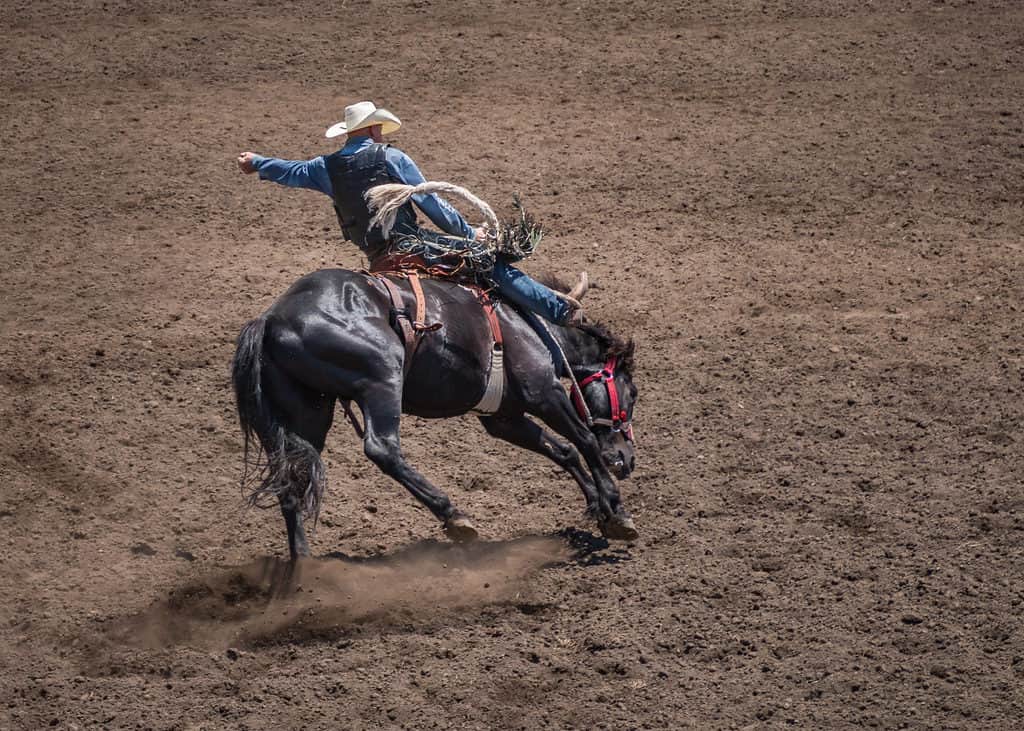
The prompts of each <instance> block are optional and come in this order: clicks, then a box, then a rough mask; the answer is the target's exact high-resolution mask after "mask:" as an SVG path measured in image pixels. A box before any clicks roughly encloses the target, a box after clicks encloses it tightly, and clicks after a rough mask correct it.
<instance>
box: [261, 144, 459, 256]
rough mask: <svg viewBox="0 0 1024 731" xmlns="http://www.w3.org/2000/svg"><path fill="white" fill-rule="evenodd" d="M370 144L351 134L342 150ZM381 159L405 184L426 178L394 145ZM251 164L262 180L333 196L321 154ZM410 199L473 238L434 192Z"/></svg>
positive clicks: (445, 226)
mask: <svg viewBox="0 0 1024 731" xmlns="http://www.w3.org/2000/svg"><path fill="white" fill-rule="evenodd" d="M372 144H373V140H372V139H370V138H369V137H353V138H352V139H351V140H349V141H348V142H347V143H346V144H345V146H344V147H343V148H341V151H342V153H343V154H345V155H350V154H354V153H356V152H359V150H361V149H363V148H364V147H367V146H369V145H372ZM384 162H385V164H386V165H387V168H388V173H390V174H391V176H392V177H393V178H395V179H396V180H399V181H401V182H403V183H405V184H406V185H419V184H420V183H423V182H426V179H425V178H424V177H423V173H421V172H420V170H419V168H418V167H416V163H414V162H413V161H412V158H410V157H409V156H408V155H406V154H405V153H404V152H402V151H401V150H399V149H397V148H395V147H389V148H387V152H386V153H385V156H384ZM252 165H253V167H254V168H256V171H257V172H259V174H260V179H261V180H271V181H273V182H275V183H279V184H281V185H287V186H288V187H291V188H308V189H310V190H318V191H320V192H321V193H323V194H324V195H326V196H330V197H331V198H334V186H332V185H331V176H330V175H329V174H328V173H327V163H326V162H325V161H324V158H323V156H320V157H314V158H313V159H312V160H281V159H278V158H276V157H264V156H262V155H255V156H254V157H253V159H252ZM412 200H413V202H414V203H415V204H416V205H417V206H418V207H419V209H420V210H421V211H423V212H424V213H425V214H427V218H429V219H430V220H431V221H433V223H434V225H435V226H437V227H438V228H439V229H441V230H442V231H444V232H445V233H449V234H451V235H452V236H461V237H463V238H467V239H472V238H474V231H473V227H472V226H470V225H469V224H468V223H466V220H465V219H464V218H463V217H462V216H461V215H459V212H458V211H456V210H455V209H454V208H453V207H452V206H451V204H449V203H448V202H447V201H445V200H444V199H442V198H439V197H438V196H436V195H434V194H433V193H425V194H422V193H421V194H420V195H414V196H413V197H412Z"/></svg>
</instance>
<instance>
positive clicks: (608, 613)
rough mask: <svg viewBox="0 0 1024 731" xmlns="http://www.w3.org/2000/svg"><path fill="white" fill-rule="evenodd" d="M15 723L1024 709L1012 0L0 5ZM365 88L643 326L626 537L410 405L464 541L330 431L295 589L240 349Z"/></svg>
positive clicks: (1022, 13)
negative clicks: (241, 389) (244, 157)
mask: <svg viewBox="0 0 1024 731" xmlns="http://www.w3.org/2000/svg"><path fill="white" fill-rule="evenodd" d="M0 38H2V47H0V59H2V61H3V62H2V64H0V149H2V151H3V174H2V175H0V246H2V253H3V266H2V267H0V298H2V299H0V302H2V304H0V323H2V324H0V328H2V329H0V473H2V481H0V556H2V560H0V581H2V586H3V599H2V603H0V647H2V648H3V649H2V651H0V729H39V728H49V727H55V728H68V729H76V728H77V729H85V728H110V729H149V728H153V729H220V728H237V729H298V728H309V729H320V728H325V729H326V728H332V729H341V728H344V729H376V728H403V729H434V728H436V729H447V728H458V729H538V728H553V729H562V728H587V729H634V728H644V729H676V728H701V729H703V728H723V729H724V728H762V727H782V726H790V725H791V726H798V727H803V728H846V727H853V726H870V727H877V728H886V729H888V728H921V729H924V728H929V729H930V728H965V729H980V728H985V729H988V728H991V729H997V728H1016V727H1019V723H1020V722H1021V718H1022V715H1024V691H1022V680H1024V627H1022V622H1021V612H1022V602H1024V591H1022V589H1021V587H1022V586H1024V556H1022V549H1021V538H1022V535H1024V534H1022V531H1024V494H1022V493H1021V489H1020V488H1021V478H1022V475H1024V450H1022V440H1024V437H1022V434H1021V423H1022V417H1024V403H1022V393H1024V345H1022V339H1021V319H1022V308H1024V268H1022V267H1024V248H1022V241H1024V239H1022V234H1024V215H1022V214H1024V210H1022V200H1024V134H1022V127H1024V120H1022V112H1021V109H1022V102H1024V66H1022V59H1024V55H1022V50H1024V6H1021V5H1020V4H1019V3H1017V2H1015V1H1014V0H1005V1H1004V2H998V1H996V0H991V1H986V0H977V1H973V0H949V1H947V2H943V1H942V0H905V1H904V2H901V3H888V2H875V3H871V2H863V0H856V1H854V0H809V1H808V2H800V3H795V2H788V1H786V0H763V1H762V2H740V1H738V0H709V2H700V3H696V2H670V3H633V2H629V1H628V0H627V1H625V2H623V1H621V0H616V1H615V2H590V3H585V4H573V3H569V4H562V3H538V2H526V1H524V2H516V1H515V0H511V1H510V2H491V1H489V0H472V1H471V2H465V3H454V2H453V3H441V2H431V1H430V0H411V1H405V0H403V1H401V2H396V1H391V0H387V1H384V2H373V3H356V2H352V3H346V2H341V3H330V4H327V3H314V2H306V1H297V2H280V3H278V2H267V1H266V0H263V1H260V0H257V1H256V2H253V1H252V0H250V1H249V2H236V1H234V0H232V1H230V2H220V3H207V2H199V1H198V0H191V1H190V2H168V1H167V0H152V1H146V2H130V3H129V2H124V1H121V2H118V1H116V0H112V1H110V2H98V1H96V0H90V1H88V2H78V3H70V2H47V3H25V2H22V3H15V2H6V3H4V4H3V6H2V7H0ZM364 98H372V99H374V100H375V101H377V102H378V103H380V104H382V105H385V106H387V107H388V108H389V109H391V110H392V111H394V112H395V113H397V114H398V115H399V116H401V117H402V118H403V120H404V122H405V126H404V127H403V129H402V130H401V132H400V133H399V134H398V135H396V136H395V137H394V141H395V142H396V143H397V144H399V145H400V146H401V147H402V148H403V149H405V150H406V151H408V152H409V153H410V154H411V155H412V157H413V158H414V159H415V160H416V161H417V162H418V163H419V165H420V167H421V168H422V169H423V170H424V172H425V174H426V175H427V176H428V177H429V178H433V179H439V180H450V181H453V182H458V183H460V184H462V185H465V186H466V187H468V188H469V189H470V190H472V191H474V192H476V193H477V194H479V195H480V196H481V197H483V198H484V199H486V200H489V201H491V202H493V203H495V204H501V205H504V204H505V203H506V202H507V201H508V200H509V199H510V197H511V194H512V193H513V192H514V191H521V192H522V193H523V194H524V195H525V196H526V198H527V201H528V202H529V203H530V204H531V206H532V209H533V211H534V213H535V214H536V215H537V216H538V218H539V219H540V220H541V221H543V222H544V223H546V224H547V227H548V229H549V236H548V237H547V238H546V239H545V241H544V243H543V244H542V246H541V248H540V250H539V251H538V253H537V254H536V256H535V257H534V258H533V259H531V260H529V261H528V262H527V263H526V268H527V269H528V270H529V271H543V270H554V271H556V272H558V273H560V274H562V275H566V276H570V275H572V273H573V272H576V271H578V270H580V269H582V268H586V269H587V270H588V271H589V272H590V274H591V277H592V279H593V280H594V282H595V287H594V289H593V290H592V291H591V293H590V294H589V295H588V297H587V302H588V306H589V310H588V311H589V312H590V313H591V315H593V316H596V317H597V318H598V319H600V320H602V321H604V322H606V323H607V324H608V325H609V326H611V327H612V328H613V329H614V330H616V331H618V332H620V333H622V334H629V335H632V336H633V337H635V339H636V341H637V343H638V351H637V353H638V373H637V384H638V386H639V387H640V402H639V405H638V408H637V413H636V428H637V435H638V438H639V444H640V446H639V450H638V465H637V471H636V473H635V474H634V476H633V477H632V478H630V479H629V480H628V481H625V482H623V483H622V485H621V488H622V490H623V493H624V495H625V499H626V502H627V505H628V506H629V508H630V509H631V510H632V512H633V514H634V517H635V518H636V521H637V525H638V527H639V529H640V531H641V539H640V540H639V541H637V542H636V543H634V544H628V545H627V544H619V545H614V544H613V545H607V544H604V543H603V542H601V541H600V540H598V539H595V538H594V536H593V535H592V533H593V532H596V531H595V529H594V528H593V526H590V525H588V524H587V523H585V522H584V521H583V519H582V517H581V511H582V508H583V501H582V498H581V496H580V495H579V493H578V490H577V489H576V487H575V485H573V484H572V482H571V480H569V479H568V478H567V477H565V476H562V475H560V474H559V473H558V471H557V470H556V469H555V468H554V467H553V466H551V465H549V464H548V463H546V462H544V461H543V460H541V459H540V458H539V457H536V456H534V455H531V454H527V453H524V452H519V451H516V450H515V449H514V448H512V447H508V446H505V445H504V444H501V443H498V442H495V441H492V440H490V439H488V438H486V436H485V435H484V432H483V430H482V428H481V427H480V426H479V424H478V423H477V422H476V420H475V419H473V418H469V417H467V418H465V419H458V420H451V421H446V422H427V421H423V420H418V419H407V420H406V423H405V424H404V433H403V436H404V445H405V449H406V452H407V454H408V455H409V456H410V457H411V459H412V461H413V463H414V464H416V465H417V466H419V467H420V468H421V469H422V470H423V471H424V472H425V473H426V474H427V475H428V476H430V477H431V478H433V479H434V480H435V481H436V482H437V483H438V484H439V485H440V486H442V487H443V488H444V489H445V490H446V491H448V492H449V494H450V495H451V496H452V498H453V500H454V501H455V502H456V504H457V505H459V506H460V507H461V508H462V509H463V510H464V511H466V512H467V513H469V514H470V515H471V516H473V518H474V520H475V522H476V524H477V526H478V527H479V528H480V529H481V531H482V532H483V533H484V534H485V536H486V538H487V542H486V543H485V544H482V545H478V546H477V547H475V548H470V549H463V548H459V547H455V546H452V545H451V544H449V543H447V542H446V541H444V539H443V536H442V534H441V531H440V529H439V526H438V525H437V524H436V523H435V522H434V521H433V519H432V518H431V517H430V516H429V514H428V513H427V512H426V511H424V510H422V509H419V508H418V507H417V506H416V505H415V504H414V501H413V499H412V498H411V497H410V496H408V495H407V494H405V492H404V491H403V490H402V489H401V488H400V487H399V486H398V485H397V484H395V483H392V482H391V481H389V480H388V479H387V478H385V477H383V476H382V475H380V474H378V473H377V471H376V470H375V468H373V467H372V466H371V465H370V464H369V463H368V462H366V461H365V459H364V458H363V456H362V450H361V447H360V445H359V444H358V442H357V440H356V439H355V437H354V435H353V434H352V433H351V430H348V429H346V428H345V425H344V424H343V423H339V424H337V425H336V426H335V429H334V430H333V432H332V434H331V435H330V437H329V441H328V446H327V450H326V460H327V466H328V476H329V480H330V487H329V492H328V498H327V500H326V505H325V508H324V514H323V521H322V523H321V525H320V526H319V528H318V530H317V531H316V534H315V536H314V538H313V550H314V553H315V554H316V555H317V556H319V557H321V558H323V560H322V561H317V562H313V563H311V564H310V565H308V566H305V567H302V568H301V569H300V571H301V572H302V573H301V575H300V576H299V585H300V587H301V588H300V590H299V591H297V592H294V593H292V594H289V595H287V596H276V597H275V596H271V594H272V592H271V589H270V588H269V587H273V586H278V585H279V583H280V582H279V581H278V579H279V577H280V576H281V574H282V572H285V571H287V566H286V565H285V564H284V563H283V562H282V561H281V557H282V556H284V555H285V553H286V546H285V536H284V528H283V523H282V521H281V518H280V515H279V514H278V513H276V512H273V511H267V512H264V511H258V510H244V509H243V507H242V500H241V496H240V492H239V487H238V478H239V476H240V471H241V449H242V441H241V435H240V433H239V430H238V428H237V425H236V422H235V418H234V412H233V408H234V407H233V396H232V394H231V392H230V388H229V380H228V368H229V365H228V364H229V361H230V357H231V355H232V353H233V348H234V339H235V336H236V335H237V333H238V331H239V329H240V327H241V326H242V324H243V323H244V322H245V321H247V320H248V319H250V318H252V317H254V316H256V315H257V314H258V313H260V312H261V311H262V310H263V309H264V308H265V307H267V306H268V305H269V304H270V303H271V302H272V301H273V300H274V298H275V297H277V296H278V295H279V294H280V293H281V292H283V291H284V290H285V288H286V287H287V286H288V285H289V284H290V283H291V282H292V281H293V280H295V279H296V278H298V277H299V276H301V275H302V274H304V273H306V272H309V271H312V270H315V269H318V268H321V267H325V266H342V267H358V266H360V265H361V261H360V258H359V256H358V253H357V252H356V251H355V249H354V248H352V247H351V246H350V245H344V244H343V243H342V242H341V241H340V236H339V233H338V231H337V229H336V224H335V221H334V214H333V212H332V210H331V207H330V205H329V202H328V200H327V199H326V198H324V197H323V196H321V195H319V194H317V193H313V192H309V191H292V190H286V189H284V188H280V187H278V186H274V185H273V184H271V183H260V182H258V181H257V180H256V179H255V178H253V177H244V176H242V175H241V174H240V173H239V172H238V170H237V169H236V168H235V165H234V156H235V154H236V153H238V152H239V151H241V150H245V149H252V150H255V151H257V152H262V153H266V154H272V155H276V156H280V157H287V158H307V157H313V156H315V155H318V154H322V153H326V152H330V151H331V150H332V149H334V148H332V147H331V145H330V143H329V142H328V141H327V140H325V139H323V136H322V133H323V129H324V128H325V127H327V126H328V125H329V124H331V123H333V122H334V121H336V120H337V119H338V118H339V114H340V111H341V109H342V108H343V107H344V105H345V104H347V103H351V102H353V101H358V100H360V99H364Z"/></svg>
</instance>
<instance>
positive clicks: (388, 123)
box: [324, 102, 402, 137]
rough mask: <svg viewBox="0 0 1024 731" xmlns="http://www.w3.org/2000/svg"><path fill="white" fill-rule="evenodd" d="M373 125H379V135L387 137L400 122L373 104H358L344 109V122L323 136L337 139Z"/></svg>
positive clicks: (331, 128)
mask: <svg viewBox="0 0 1024 731" xmlns="http://www.w3.org/2000/svg"><path fill="white" fill-rule="evenodd" d="M375 124H379V125H381V134H385V135H389V134H391V133H392V132H394V131H396V130H397V129H398V128H399V127H401V126H402V121H401V120H400V119H399V118H398V117H396V116H395V115H394V114H392V113H391V112H389V111H388V110H387V109H377V107H376V106H375V105H374V103H373V102H358V103H356V104H351V105H349V106H347V107H345V121H344V122H338V123H337V124H335V125H332V126H331V127H330V128H329V129H328V130H327V131H326V132H325V133H324V136H325V137H337V136H338V135H344V134H348V133H349V132H355V131H356V130H357V129H366V128H367V127H372V126H374V125H375Z"/></svg>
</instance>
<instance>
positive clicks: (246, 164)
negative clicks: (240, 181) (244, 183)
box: [236, 152, 256, 174]
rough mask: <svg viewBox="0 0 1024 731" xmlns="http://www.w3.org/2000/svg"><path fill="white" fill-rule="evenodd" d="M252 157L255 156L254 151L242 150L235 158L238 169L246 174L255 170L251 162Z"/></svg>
mask: <svg viewBox="0 0 1024 731" xmlns="http://www.w3.org/2000/svg"><path fill="white" fill-rule="evenodd" d="M254 157H256V153H254V152H243V153H242V154H240V155H239V156H238V159H237V160H236V162H237V163H238V169H239V170H241V171H242V172H243V173H246V174H248V173H254V172H256V168H255V166H254V165H253V164H252V159H253V158H254Z"/></svg>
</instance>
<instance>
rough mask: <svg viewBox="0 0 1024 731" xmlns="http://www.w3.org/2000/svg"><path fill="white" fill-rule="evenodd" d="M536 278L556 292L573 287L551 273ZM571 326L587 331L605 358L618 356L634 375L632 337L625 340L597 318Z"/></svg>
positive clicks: (634, 346) (622, 365) (621, 362)
mask: <svg viewBox="0 0 1024 731" xmlns="http://www.w3.org/2000/svg"><path fill="white" fill-rule="evenodd" d="M536 279H537V281H538V282H540V283H541V284H543V285H544V286H545V287H547V288H549V289H553V290H555V291H556V292H568V291H569V290H570V289H572V285H570V284H568V283H566V282H565V281H564V280H562V279H560V278H559V277H557V276H555V275H554V274H551V273H547V274H542V275H541V276H539V277H537V278H536ZM570 327H573V328H575V329H577V330H579V331H580V332H583V333H586V334H587V335H589V336H591V337H592V338H594V339H595V340H597V342H598V343H599V344H600V345H601V350H602V351H603V352H604V356H603V357H604V358H606V359H607V358H612V357H615V358H618V359H619V367H620V368H622V370H623V371H625V372H626V373H628V374H629V375H630V376H632V375H633V351H634V350H635V349H636V343H634V342H633V340H632V339H629V340H623V339H622V338H621V337H619V336H618V335H616V334H615V333H613V332H612V331H611V330H609V329H608V327H607V326H606V325H604V324H603V323H600V322H597V321H596V320H586V321H584V322H582V323H580V324H578V325H571V326H570Z"/></svg>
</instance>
